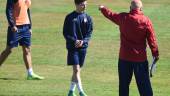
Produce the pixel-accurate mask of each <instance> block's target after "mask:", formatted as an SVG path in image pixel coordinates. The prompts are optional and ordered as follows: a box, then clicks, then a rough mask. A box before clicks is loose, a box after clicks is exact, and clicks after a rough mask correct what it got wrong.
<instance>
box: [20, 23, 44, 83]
mask: <svg viewBox="0 0 170 96" xmlns="http://www.w3.org/2000/svg"><path fill="white" fill-rule="evenodd" d="M22 31H23V33H22V36H23V38H22V39H20V40H19V44H20V45H21V46H22V50H23V59H24V63H25V66H26V69H27V72H28V76H27V79H28V80H41V79H44V77H41V76H38V75H36V74H35V73H34V72H33V69H32V57H31V33H30V30H29V26H28V25H23V27H22Z"/></svg>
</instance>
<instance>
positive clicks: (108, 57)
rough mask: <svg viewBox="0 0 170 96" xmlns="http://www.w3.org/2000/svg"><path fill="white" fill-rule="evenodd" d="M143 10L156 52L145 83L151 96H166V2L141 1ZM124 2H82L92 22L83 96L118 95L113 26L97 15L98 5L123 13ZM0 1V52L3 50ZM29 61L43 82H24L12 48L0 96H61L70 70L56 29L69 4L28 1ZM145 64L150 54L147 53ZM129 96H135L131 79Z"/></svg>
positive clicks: (169, 78) (169, 22) (0, 3)
mask: <svg viewBox="0 0 170 96" xmlns="http://www.w3.org/2000/svg"><path fill="white" fill-rule="evenodd" d="M142 1H143V5H144V8H143V11H144V13H145V15H147V16H149V17H150V19H151V20H152V21H153V25H154V28H155V32H156V35H157V39H158V44H159V50H160V61H159V62H158V66H157V71H156V73H155V74H154V75H155V76H154V77H153V78H152V79H151V82H152V85H153V91H154V96H169V94H170V70H169V69H170V65H169V62H170V59H169V58H170V52H169V51H170V48H169V46H170V42H169V41H170V1H169V0H142ZM129 2H130V0H88V8H87V13H88V14H90V15H91V16H92V18H93V20H94V31H93V36H92V39H91V41H90V46H89V48H88V54H87V58H86V65H85V67H84V68H83V70H82V75H81V76H82V82H83V86H84V89H85V91H86V93H87V94H88V95H89V96H118V73H117V60H118V51H119V30H118V26H116V25H115V24H113V23H112V22H110V21H109V20H107V19H106V18H104V17H103V16H102V15H101V14H100V12H99V11H98V5H99V4H103V5H106V6H108V7H109V8H111V9H112V10H113V11H115V12H122V11H125V12H128V11H129V5H130V3H129ZM5 7H6V0H0V51H3V50H4V48H5V46H6V30H7V25H8V24H7V20H6V17H5ZM31 10H32V22H33V29H32V30H33V35H32V58H33V68H34V71H35V72H36V73H38V74H40V75H42V76H44V77H45V78H46V79H45V80H42V81H27V80H26V70H25V66H24V62H23V60H22V51H21V48H20V47H19V48H16V49H14V50H13V53H12V54H11V55H10V56H9V58H8V59H7V60H6V62H5V64H3V66H2V67H1V68H0V96H66V95H67V92H68V89H69V84H70V77H71V74H72V70H71V69H72V68H71V67H68V66H66V54H67V52H66V49H65V40H64V38H63V35H62V27H63V22H64V18H65V16H66V14H68V13H70V12H71V11H73V10H74V4H73V2H72V0H32V7H31ZM148 55H149V57H148V60H149V61H151V53H150V50H148ZM130 96H139V94H138V90H137V87H136V83H135V79H134V78H133V80H132V82H131V85H130Z"/></svg>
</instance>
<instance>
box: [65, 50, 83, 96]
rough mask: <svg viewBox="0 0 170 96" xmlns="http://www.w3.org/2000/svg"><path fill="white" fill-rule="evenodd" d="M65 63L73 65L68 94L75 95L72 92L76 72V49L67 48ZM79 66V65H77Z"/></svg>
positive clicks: (77, 62) (75, 80)
mask: <svg viewBox="0 0 170 96" xmlns="http://www.w3.org/2000/svg"><path fill="white" fill-rule="evenodd" d="M67 64H68V65H72V66H73V73H72V78H71V84H70V89H69V93H68V96H76V94H75V93H74V91H75V88H76V84H77V81H78V80H77V72H78V66H79V65H78V64H79V61H78V52H77V51H76V50H68V54H67ZM79 67H80V66H79Z"/></svg>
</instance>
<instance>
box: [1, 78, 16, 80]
mask: <svg viewBox="0 0 170 96" xmlns="http://www.w3.org/2000/svg"><path fill="white" fill-rule="evenodd" d="M0 80H18V79H17V78H0Z"/></svg>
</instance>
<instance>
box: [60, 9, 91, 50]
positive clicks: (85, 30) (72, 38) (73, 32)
mask: <svg viewBox="0 0 170 96" xmlns="http://www.w3.org/2000/svg"><path fill="white" fill-rule="evenodd" d="M92 31H93V22H92V19H91V17H90V16H88V15H87V14H86V13H78V12H76V11H73V12H71V13H70V14H68V15H67V16H66V18H65V21H64V26H63V35H64V38H65V39H66V47H67V49H76V48H75V42H76V40H83V47H82V48H87V47H88V41H89V40H90V37H91V34H92Z"/></svg>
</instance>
